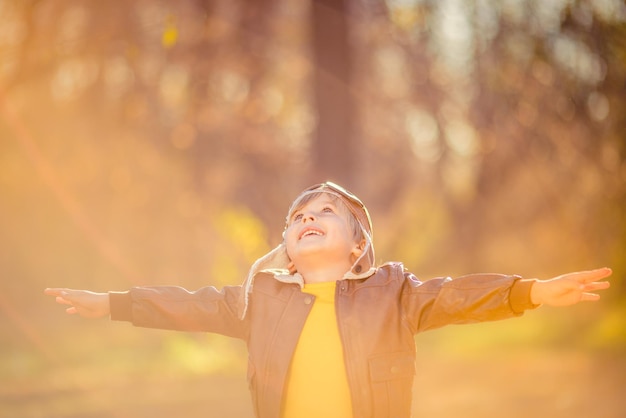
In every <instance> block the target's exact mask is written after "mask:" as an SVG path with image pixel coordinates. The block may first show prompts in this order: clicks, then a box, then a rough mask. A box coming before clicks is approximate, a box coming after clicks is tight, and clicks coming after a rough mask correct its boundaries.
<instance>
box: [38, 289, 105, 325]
mask: <svg viewBox="0 0 626 418" xmlns="http://www.w3.org/2000/svg"><path fill="white" fill-rule="evenodd" d="M44 293H45V294H46V295H50V296H56V301H57V303H60V304H62V305H70V307H69V308H67V309H66V310H65V311H66V312H67V313H68V314H79V315H80V316H82V317H85V318H100V317H103V316H107V315H109V313H110V312H111V309H110V307H109V294H108V293H96V292H90V291H88V290H74V289H65V288H48V289H46V290H45V291H44Z"/></svg>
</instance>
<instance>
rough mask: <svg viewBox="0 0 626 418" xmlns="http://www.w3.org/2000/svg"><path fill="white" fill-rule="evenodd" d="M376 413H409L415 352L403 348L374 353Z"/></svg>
mask: <svg viewBox="0 0 626 418" xmlns="http://www.w3.org/2000/svg"><path fill="white" fill-rule="evenodd" d="M369 373H370V381H371V385H372V399H373V403H374V416H376V417H409V416H410V415H411V396H412V391H413V378H414V376H415V353H414V352H406V351H405V352H399V353H388V354H382V355H378V356H373V357H370V359H369Z"/></svg>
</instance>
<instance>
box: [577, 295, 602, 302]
mask: <svg viewBox="0 0 626 418" xmlns="http://www.w3.org/2000/svg"><path fill="white" fill-rule="evenodd" d="M580 300H581V301H585V302H595V301H597V300H600V295H598V294H596V293H583V294H582V295H581V297H580Z"/></svg>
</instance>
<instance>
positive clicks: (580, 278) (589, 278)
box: [570, 267, 613, 283]
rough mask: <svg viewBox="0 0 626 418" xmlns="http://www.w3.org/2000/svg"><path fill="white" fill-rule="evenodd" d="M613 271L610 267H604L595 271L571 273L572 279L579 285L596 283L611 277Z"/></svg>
mask: <svg viewBox="0 0 626 418" xmlns="http://www.w3.org/2000/svg"><path fill="white" fill-rule="evenodd" d="M612 273H613V271H612V270H611V269H610V268H608V267H603V268H600V269H595V270H587V271H579V272H576V273H570V277H571V278H572V279H574V280H576V281H577V282H579V283H590V282H595V281H598V280H601V279H604V278H605V277H608V276H610V275H611V274H612Z"/></svg>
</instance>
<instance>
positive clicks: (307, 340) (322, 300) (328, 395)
mask: <svg viewBox="0 0 626 418" xmlns="http://www.w3.org/2000/svg"><path fill="white" fill-rule="evenodd" d="M335 286H336V283H335V282H326V283H313V284H305V285H304V292H305V293H309V294H312V295H315V298H316V299H315V303H313V308H312V309H311V313H310V314H309V317H308V318H307V320H306V323H305V324H304V329H303V330H302V334H301V335H300V339H299V340H298V344H297V346H296V351H295V353H294V355H293V359H292V360H291V368H290V372H289V377H288V380H287V390H286V395H285V404H284V408H283V418H307V417H311V418H320V417H323V418H351V417H352V402H351V400H350V388H349V386H348V378H347V376H346V367H345V364H344V359H343V346H342V344H341V338H340V337H339V329H338V328H337V317H336V315H335Z"/></svg>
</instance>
